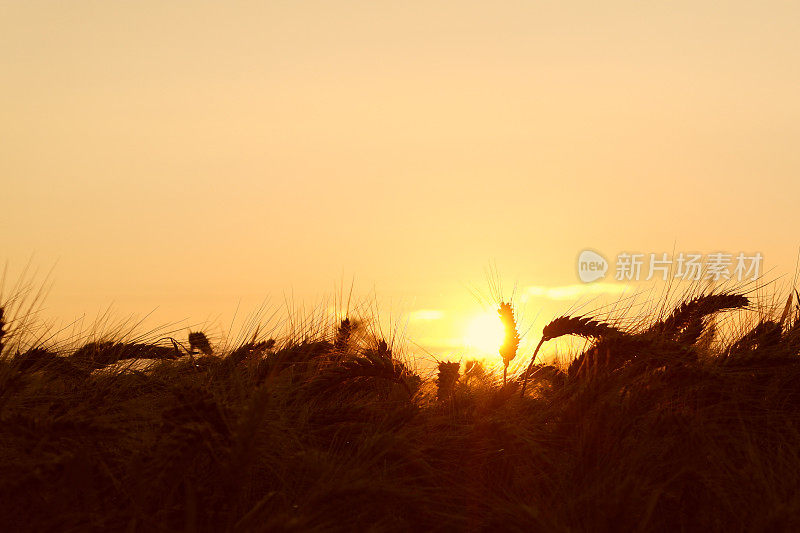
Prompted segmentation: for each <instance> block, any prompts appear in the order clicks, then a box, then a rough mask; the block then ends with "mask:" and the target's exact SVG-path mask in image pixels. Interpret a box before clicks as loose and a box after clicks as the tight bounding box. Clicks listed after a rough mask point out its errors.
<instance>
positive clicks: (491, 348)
mask: <svg viewBox="0 0 800 533" xmlns="http://www.w3.org/2000/svg"><path fill="white" fill-rule="evenodd" d="M503 335H504V331H503V324H502V323H501V322H500V317H499V316H497V314H496V313H483V314H480V315H478V316H476V317H475V318H473V319H472V320H471V321H470V322H469V325H468V327H467V331H466V334H465V336H464V340H465V342H466V345H467V347H468V348H471V349H473V350H476V351H479V352H482V354H483V355H497V356H498V357H499V350H500V345H501V344H502V343H503Z"/></svg>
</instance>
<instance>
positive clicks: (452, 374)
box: [436, 361, 461, 401]
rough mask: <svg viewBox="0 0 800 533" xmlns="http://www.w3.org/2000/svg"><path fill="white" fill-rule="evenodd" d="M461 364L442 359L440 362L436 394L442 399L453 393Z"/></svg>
mask: <svg viewBox="0 0 800 533" xmlns="http://www.w3.org/2000/svg"><path fill="white" fill-rule="evenodd" d="M460 366H461V364H460V363H458V362H447V361H442V362H441V363H439V375H438V377H437V378H436V389H437V390H436V396H437V398H438V399H439V400H440V401H441V400H444V399H446V398H449V397H450V396H452V395H453V389H454V388H455V385H456V381H458V371H459V367H460Z"/></svg>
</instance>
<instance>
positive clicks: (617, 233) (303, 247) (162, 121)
mask: <svg viewBox="0 0 800 533" xmlns="http://www.w3.org/2000/svg"><path fill="white" fill-rule="evenodd" d="M799 26H800V5H798V4H797V3H796V2H758V3H753V2H738V1H729V2H724V3H721V2H705V1H691V2H681V1H677V2H660V3H656V2H613V1H612V2H564V1H558V2H536V1H530V0H528V1H524V2H523V1H519V2H474V1H472V2H471V1H458V2H455V1H448V2H443V1H431V0H426V1H424V2H415V1H409V2H385V1H378V0H373V1H370V2H351V1H337V2H311V1H293V2H281V1H271V2H224V3H223V2H169V3H165V2H156V1H146V0H142V1H139V2H127V3H122V2H101V1H96V2H87V1H74V2H68V3H66V2H36V1H29V2H28V1H26V2H14V1H4V2H0V64H1V65H2V75H0V101H2V102H3V105H2V106H0V186H1V187H2V196H0V207H1V208H2V216H1V217H0V245H1V246H0V250H2V252H1V253H2V256H4V257H0V259H3V260H4V261H5V262H6V263H7V264H8V273H7V277H8V278H9V279H10V280H12V281H13V280H14V278H15V276H18V275H19V274H18V273H19V272H20V271H21V269H22V268H23V267H24V266H25V265H27V264H31V265H32V267H33V268H34V269H39V271H40V273H41V274H40V276H41V277H40V278H39V279H41V278H42V277H45V274H46V273H47V272H51V274H50V278H49V279H50V280H51V281H52V288H51V289H50V290H49V293H48V297H47V299H46V301H45V304H44V306H43V311H42V312H43V314H44V315H46V316H49V317H54V319H58V320H61V321H66V322H69V321H71V320H74V319H76V318H78V317H90V318H91V317H95V316H97V315H98V314H102V313H103V312H105V311H106V310H108V309H109V307H110V306H111V308H112V309H113V312H114V313H115V315H116V316H120V317H124V316H128V315H130V314H138V315H148V314H149V315H148V317H149V318H148V319H147V320H150V321H161V322H162V323H165V322H170V321H174V320H184V319H186V320H189V321H190V322H192V323H204V324H212V323H213V324H227V323H228V321H229V320H231V317H232V316H233V314H234V313H238V315H237V316H243V314H246V312H249V311H252V310H254V309H257V308H258V307H259V306H260V305H261V304H262V303H264V302H267V303H266V305H267V306H268V307H269V306H271V308H283V309H284V311H285V310H286V308H289V307H291V308H293V309H295V310H297V309H300V310H305V309H312V308H315V306H316V307H320V306H322V307H323V308H327V307H326V306H328V307H329V306H330V305H331V304H330V302H331V301H332V300H334V301H335V300H336V298H337V297H338V296H337V295H338V293H339V292H340V291H342V289H344V291H343V292H345V293H347V292H349V290H350V287H351V286H352V287H353V292H354V294H355V295H356V299H357V300H359V301H363V300H366V301H370V302H373V303H374V304H375V305H376V306H377V308H379V309H380V313H381V315H382V316H383V317H387V316H388V317H391V318H392V319H393V320H395V321H396V322H397V323H401V324H405V326H404V332H405V334H406V335H407V336H409V337H410V338H412V340H413V341H414V342H416V343H417V344H418V345H420V346H422V347H426V349H428V350H429V351H430V350H442V351H443V353H444V352H447V351H448V350H450V351H452V353H454V354H457V353H460V350H462V348H463V346H461V344H463V341H464V339H467V338H469V333H468V331H469V330H470V328H471V327H472V326H471V325H470V324H474V322H475V321H476V320H480V319H478V318H477V317H478V316H479V314H480V313H485V312H486V309H487V307H486V305H484V306H481V304H480V303H479V301H478V298H476V297H475V295H474V293H475V292H478V293H480V294H482V295H483V299H484V300H487V298H486V297H487V295H488V294H489V283H488V281H489V280H490V279H492V278H494V279H495V280H498V279H499V280H501V281H502V283H503V286H504V289H505V291H504V292H505V293H506V294H505V295H504V297H506V298H507V297H510V293H511V289H512V288H513V287H515V286H516V287H517V292H516V293H515V298H516V303H517V305H518V308H519V312H520V314H521V315H523V316H524V317H526V327H532V326H533V324H534V323H536V321H537V320H547V319H549V318H550V317H552V316H556V315H557V314H558V313H560V312H563V311H564V310H566V309H568V308H569V307H570V306H571V305H572V304H573V303H574V302H573V301H570V300H569V299H568V298H567V299H565V298H563V297H561V298H557V297H554V295H561V296H563V295H564V294H569V295H576V296H578V297H580V296H581V295H583V294H584V293H586V292H587V291H588V293H589V295H592V294H595V295H596V293H602V292H605V290H606V288H608V289H609V291H610V292H614V290H616V289H615V287H614V286H613V285H614V283H613V280H607V281H608V283H605V285H588V284H587V285H582V284H581V282H580V280H579V279H578V277H577V273H576V258H577V257H578V254H579V253H580V252H581V251H582V250H584V249H592V250H596V251H598V252H600V253H601V254H602V255H603V256H604V257H606V258H608V260H609V261H610V262H612V264H613V258H614V257H616V256H617V255H618V254H619V253H622V252H626V251H627V252H641V253H644V254H649V253H661V252H670V253H672V252H675V253H677V252H682V251H685V252H691V251H695V252H700V253H703V254H709V253H713V252H717V251H727V252H730V253H732V254H736V253H739V252H746V253H748V254H753V253H755V252H758V253H761V254H763V257H764V269H765V270H766V271H768V272H769V274H770V276H771V278H776V277H780V276H785V275H788V276H790V277H791V276H792V275H793V274H794V272H795V261H796V256H797V249H798V244H799V241H798V238H797V236H796V230H795V226H796V223H797V220H798V219H797V216H796V213H797V207H796V206H797V199H798V198H800V180H799V179H798V176H800V150H798V149H797V142H798V140H800V99H798V98H797V94H798V93H799V92H800V46H798V35H800V27H799ZM487 268H490V269H492V270H493V272H494V273H495V275H494V276H491V275H490V276H487V274H486V270H487ZM612 268H613V266H612ZM612 274H613V272H612ZM609 277H610V276H609ZM487 278H489V279H487ZM601 283H603V282H601ZM633 285H635V286H636V287H639V286H640V285H641V286H644V282H639V284H637V283H634V284H633ZM590 286H592V287H595V289H585V290H584V289H583V288H585V287H590ZM582 287H583V288H582ZM597 287H600V289H597ZM604 287H605V288H604ZM636 287H635V288H636ZM553 291H555V292H553ZM559 291H560V292H559ZM564 291H566V292H564ZM593 291H594V292H593ZM488 299H490V298H488ZM489 307H491V306H489ZM237 309H238V311H237ZM489 310H490V309H489ZM209 327H211V326H209ZM476 327H477V326H476ZM220 329H224V328H222V327H221V326H220ZM535 333H536V332H535V331H534V332H533V333H531V338H532V340H534V341H535V340H536V338H535V337H536V335H535Z"/></svg>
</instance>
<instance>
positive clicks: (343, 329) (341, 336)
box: [333, 317, 358, 350]
mask: <svg viewBox="0 0 800 533" xmlns="http://www.w3.org/2000/svg"><path fill="white" fill-rule="evenodd" d="M356 328H358V322H356V321H355V320H350V318H349V317H345V318H343V319H342V321H341V322H339V327H338V328H336V338H335V339H334V341H333V346H334V347H335V348H337V349H339V350H343V349H345V348H347V346H348V344H350V338H351V337H352V336H353V332H354V331H355V330H356Z"/></svg>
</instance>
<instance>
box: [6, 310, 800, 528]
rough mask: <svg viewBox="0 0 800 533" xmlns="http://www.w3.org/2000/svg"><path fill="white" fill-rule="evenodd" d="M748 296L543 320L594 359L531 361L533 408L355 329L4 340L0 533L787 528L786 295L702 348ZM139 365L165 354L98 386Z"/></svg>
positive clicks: (793, 356)
mask: <svg viewBox="0 0 800 533" xmlns="http://www.w3.org/2000/svg"><path fill="white" fill-rule="evenodd" d="M746 305H748V302H747V299H746V298H744V297H741V296H736V295H730V294H729V295H713V296H705V297H701V298H698V299H695V300H692V301H689V302H687V303H686V304H684V305H683V306H681V307H679V308H677V309H676V310H675V311H674V312H672V314H667V316H665V317H662V319H660V320H659V319H654V320H652V321H651V323H650V324H646V325H640V326H638V327H636V328H634V329H635V331H633V332H631V331H627V332H625V331H621V330H620V329H617V328H616V327H613V326H611V325H608V324H603V323H598V322H593V321H588V320H577V319H568V318H562V319H558V320H555V321H553V322H552V323H551V324H550V325H549V326H548V327H546V328H545V331H544V335H543V336H544V338H545V339H551V338H556V337H559V336H561V335H582V336H585V337H587V338H590V339H592V343H591V347H590V348H589V349H588V350H587V351H586V352H585V353H584V354H582V355H581V356H579V357H578V358H577V359H576V360H575V362H574V363H573V364H572V365H571V366H570V367H569V368H563V369H558V368H555V367H552V366H537V365H534V366H533V367H532V368H531V375H530V379H529V380H528V383H527V387H526V392H525V395H524V396H522V395H521V389H522V381H524V377H523V376H513V377H512V376H510V377H509V381H508V384H507V385H506V386H503V385H502V379H501V378H496V377H492V376H487V375H486V374H485V373H484V372H483V371H482V369H481V368H480V367H479V366H478V365H471V366H470V365H465V364H462V365H461V367H460V368H459V369H458V372H459V373H458V374H456V369H455V367H454V366H446V365H442V366H441V372H440V376H439V379H438V380H436V382H433V381H432V380H431V381H426V380H423V379H421V378H419V377H417V376H416V375H414V373H413V372H412V371H411V370H410V369H409V368H408V367H406V365H404V364H403V363H401V362H399V361H397V360H395V359H394V357H393V355H392V352H391V349H390V348H389V347H388V346H387V345H386V344H385V343H382V342H381V341H380V340H376V339H367V338H364V337H359V338H355V337H354V336H351V330H352V327H350V326H349V323H346V322H345V323H343V324H342V325H340V327H339V330H338V332H334V333H333V334H332V335H331V338H330V339H329V340H317V341H314V342H310V341H309V342H305V343H301V344H294V345H290V346H282V345H281V343H280V342H279V343H278V344H277V345H275V344H274V343H271V342H255V341H254V342H251V343H249V344H246V345H244V346H242V347H240V348H238V349H237V350H235V351H233V352H232V353H227V354H213V353H211V354H209V355H205V354H203V353H202V352H209V353H210V352H211V350H210V348H209V347H208V346H207V345H206V344H204V339H203V338H200V337H199V336H195V338H194V339H193V342H192V344H193V348H196V350H193V351H196V352H197V353H196V354H194V355H192V356H191V357H189V356H185V355H184V356H183V357H181V358H180V359H174V358H175V357H176V356H177V355H178V352H179V349H178V348H174V347H173V346H172V345H167V346H160V347H157V346H152V345H149V344H122V343H117V344H112V343H109V344H90V345H87V346H85V347H84V348H82V349H81V350H78V351H77V352H74V353H72V354H59V355H55V354H51V353H49V352H47V351H45V350H37V351H31V352H28V353H23V354H13V355H12V354H9V353H8V352H9V350H8V349H7V350H6V357H5V358H4V360H3V361H2V362H0V530H3V531H54V530H57V531H132V532H133V531H148V532H149V531H454V530H465V531H638V530H646V531H653V530H655V531H696V530H706V531H723V530H724V531H798V530H800V355H798V351H800V321H798V320H797V309H796V305H795V303H792V304H791V306H789V305H788V304H787V308H786V312H784V313H783V316H782V317H780V319H777V318H776V319H774V320H763V321H761V322H760V323H759V324H758V325H757V326H756V327H755V329H753V330H752V331H750V332H749V333H745V334H744V335H739V337H740V338H739V339H738V340H736V341H731V342H728V343H727V346H725V347H719V345H718V344H715V345H714V346H716V347H714V348H711V347H709V346H711V345H710V344H709V342H708V341H709V336H710V329H711V328H709V327H708V324H709V320H710V319H711V317H712V316H713V315H714V314H715V313H717V312H719V311H723V310H725V309H732V308H742V307H745V306H746ZM559 320H560V322H559ZM548 328H549V329H548ZM512 355H513V354H512ZM522 356H523V354H519V357H522ZM525 356H526V357H529V355H528V354H525ZM131 357H135V358H143V357H151V358H157V359H163V361H159V362H156V363H155V364H154V366H153V367H152V368H151V369H150V370H147V371H125V372H123V371H113V372H105V373H104V372H98V371H96V369H98V368H100V367H103V366H104V365H107V364H109V363H113V362H115V361H118V360H120V359H123V360H124V359H126V358H131ZM504 357H505V356H504ZM467 367H468V368H467Z"/></svg>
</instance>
